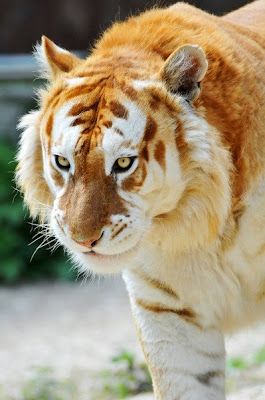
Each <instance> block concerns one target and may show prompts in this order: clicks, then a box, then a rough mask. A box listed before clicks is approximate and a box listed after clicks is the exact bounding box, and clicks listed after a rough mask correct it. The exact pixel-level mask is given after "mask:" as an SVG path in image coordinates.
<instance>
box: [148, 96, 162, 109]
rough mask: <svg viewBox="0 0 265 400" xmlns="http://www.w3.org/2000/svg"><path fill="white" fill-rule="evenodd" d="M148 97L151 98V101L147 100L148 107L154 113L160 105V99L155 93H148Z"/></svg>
mask: <svg viewBox="0 0 265 400" xmlns="http://www.w3.org/2000/svg"><path fill="white" fill-rule="evenodd" d="M150 96H151V99H150V100H149V105H150V107H151V108H152V110H154V111H156V110H158V108H159V106H160V104H161V99H160V97H159V96H158V95H157V94H155V93H150Z"/></svg>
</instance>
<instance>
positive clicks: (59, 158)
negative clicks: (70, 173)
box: [56, 156, 70, 168]
mask: <svg viewBox="0 0 265 400" xmlns="http://www.w3.org/2000/svg"><path fill="white" fill-rule="evenodd" d="M56 162H57V165H58V167H63V168H69V167H70V163H69V161H68V160H67V158H65V157H63V156H57V158H56Z"/></svg>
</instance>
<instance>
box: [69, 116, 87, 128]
mask: <svg viewBox="0 0 265 400" xmlns="http://www.w3.org/2000/svg"><path fill="white" fill-rule="evenodd" d="M86 122H87V121H86V120H85V119H83V118H76V119H75V120H74V121H73V122H72V123H71V126H77V125H84V124H85V123H86Z"/></svg>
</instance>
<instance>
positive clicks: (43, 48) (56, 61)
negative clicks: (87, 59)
mask: <svg viewBox="0 0 265 400" xmlns="http://www.w3.org/2000/svg"><path fill="white" fill-rule="evenodd" d="M35 57H36V59H37V62H38V63H39V64H40V66H41V70H42V71H41V76H43V77H44V78H46V79H55V78H56V77H58V76H59V75H60V74H62V73H67V72H69V71H71V70H72V69H73V68H74V67H75V66H77V65H79V64H80V63H81V60H80V58H78V57H76V56H74V55H73V54H71V53H70V52H69V51H67V50H64V49H62V48H61V47H59V46H57V45H56V44H55V43H53V42H52V41H51V40H50V39H48V38H47V37H46V36H42V42H41V44H37V45H36V47H35Z"/></svg>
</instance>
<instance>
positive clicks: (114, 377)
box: [94, 351, 152, 400]
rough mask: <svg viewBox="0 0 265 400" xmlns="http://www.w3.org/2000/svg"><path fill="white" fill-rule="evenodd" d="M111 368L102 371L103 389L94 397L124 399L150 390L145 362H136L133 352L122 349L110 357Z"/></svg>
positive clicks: (150, 382) (150, 384) (98, 399)
mask: <svg viewBox="0 0 265 400" xmlns="http://www.w3.org/2000/svg"><path fill="white" fill-rule="evenodd" d="M112 362H113V367H114V368H113V369H112V370H105V371H102V372H101V374H100V378H101V380H102V381H103V389H102V390H101V391H100V393H97V394H96V396H95V397H94V399H97V400H100V399H102V400H103V399H104V400H109V399H115V400H116V399H125V398H126V397H128V396H132V395H137V394H139V393H145V392H150V391H152V380H151V375H150V373H149V371H148V368H147V365H146V364H145V363H141V364H139V363H137V362H136V361H135V357H134V356H133V354H131V353H129V352H127V351H123V352H121V353H120V354H118V355H117V356H115V357H113V358H112Z"/></svg>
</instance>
